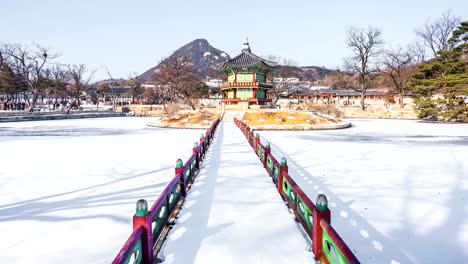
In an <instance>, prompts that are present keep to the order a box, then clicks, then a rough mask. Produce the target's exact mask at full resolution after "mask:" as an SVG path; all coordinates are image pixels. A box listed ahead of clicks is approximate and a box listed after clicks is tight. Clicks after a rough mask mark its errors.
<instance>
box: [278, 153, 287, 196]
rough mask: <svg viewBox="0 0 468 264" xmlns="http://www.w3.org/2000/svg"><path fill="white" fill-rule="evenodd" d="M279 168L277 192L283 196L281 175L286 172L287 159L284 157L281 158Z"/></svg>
mask: <svg viewBox="0 0 468 264" xmlns="http://www.w3.org/2000/svg"><path fill="white" fill-rule="evenodd" d="M279 169H280V171H279V173H278V192H279V193H280V194H281V195H282V196H284V193H283V175H284V174H288V161H287V160H286V158H281V161H280V167H279Z"/></svg>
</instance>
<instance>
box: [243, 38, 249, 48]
mask: <svg viewBox="0 0 468 264" xmlns="http://www.w3.org/2000/svg"><path fill="white" fill-rule="evenodd" d="M242 52H250V46H249V38H248V37H246V38H245V42H244V45H243V46H242Z"/></svg>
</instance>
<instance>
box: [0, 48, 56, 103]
mask: <svg viewBox="0 0 468 264" xmlns="http://www.w3.org/2000/svg"><path fill="white" fill-rule="evenodd" d="M4 53H5V54H6V56H7V58H8V59H9V60H10V63H9V64H10V67H11V68H12V70H13V71H14V73H15V74H17V75H18V76H20V78H21V79H22V80H23V81H24V82H25V83H26V84H27V85H28V92H29V93H31V94H32V100H31V102H30V105H29V109H28V110H29V111H31V112H32V111H33V109H34V107H35V106H36V102H37V99H38V97H39V94H40V93H42V92H43V90H44V89H45V87H44V86H42V85H41V84H42V83H43V78H42V75H43V73H44V72H43V70H44V67H45V66H46V64H47V63H48V62H49V61H50V60H52V59H54V58H55V57H56V56H55V55H50V54H49V53H48V50H47V49H46V48H44V47H41V46H39V45H37V44H35V45H34V46H33V47H32V49H29V48H25V47H22V46H21V45H7V46H6V48H5V51H4Z"/></svg>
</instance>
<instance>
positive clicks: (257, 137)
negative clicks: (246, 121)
mask: <svg viewBox="0 0 468 264" xmlns="http://www.w3.org/2000/svg"><path fill="white" fill-rule="evenodd" d="M259 144H260V135H259V134H258V133H256V134H255V144H254V149H255V153H257V156H258V157H259V158H260V153H258V145H259Z"/></svg>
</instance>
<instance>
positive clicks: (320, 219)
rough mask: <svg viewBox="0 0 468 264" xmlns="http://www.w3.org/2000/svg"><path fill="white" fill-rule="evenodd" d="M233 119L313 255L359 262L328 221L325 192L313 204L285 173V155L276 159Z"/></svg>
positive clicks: (334, 263)
mask: <svg viewBox="0 0 468 264" xmlns="http://www.w3.org/2000/svg"><path fill="white" fill-rule="evenodd" d="M234 123H235V124H236V125H237V127H239V129H240V130H241V131H242V132H243V133H244V135H245V137H246V138H247V140H248V142H249V144H250V145H251V146H252V148H253V149H254V152H255V153H256V154H257V156H258V157H259V159H260V161H262V163H263V166H264V167H265V169H266V170H267V172H268V174H269V175H270V176H271V178H272V180H273V182H274V183H275V185H276V187H277V190H278V192H279V193H280V195H281V196H282V197H283V199H284V200H285V201H286V202H287V204H288V206H289V208H291V210H292V211H293V212H294V215H295V217H296V219H297V221H298V222H299V223H300V224H301V226H302V227H303V228H304V230H305V231H306V233H307V235H308V236H309V238H310V239H311V241H312V251H313V253H314V255H315V259H316V260H319V261H321V262H323V263H330V264H345V263H346V264H355V263H359V260H358V259H357V258H356V256H354V254H353V253H352V251H351V250H350V249H349V247H348V246H347V245H346V243H345V242H344V241H343V239H342V238H341V237H340V235H339V234H338V233H337V232H336V231H335V229H334V228H333V227H332V226H331V224H330V220H331V213H330V210H329V209H328V202H327V199H326V196H325V195H323V194H321V195H319V196H318V197H317V205H318V206H316V204H314V203H313V202H312V200H311V199H310V198H309V197H308V196H307V195H306V194H305V192H304V191H303V190H302V189H301V188H300V187H299V186H298V185H297V184H296V182H295V181H294V180H293V179H292V177H291V176H290V175H289V173H288V166H287V161H286V159H285V158H282V159H281V161H280V162H278V160H277V159H276V158H275V157H274V156H273V154H271V147H270V144H269V143H267V144H266V145H264V144H262V143H261V142H260V135H259V134H258V133H254V129H251V128H250V127H249V126H248V125H247V124H245V123H244V122H242V121H240V120H238V119H236V118H234ZM333 253H334V254H333Z"/></svg>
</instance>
